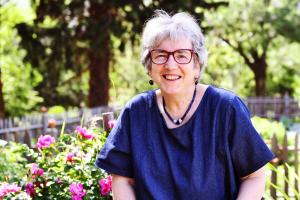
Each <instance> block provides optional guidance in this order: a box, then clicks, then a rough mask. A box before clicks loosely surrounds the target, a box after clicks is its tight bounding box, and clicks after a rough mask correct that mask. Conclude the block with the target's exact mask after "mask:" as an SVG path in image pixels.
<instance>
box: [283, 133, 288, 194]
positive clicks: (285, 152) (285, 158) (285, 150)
mask: <svg viewBox="0 0 300 200" xmlns="http://www.w3.org/2000/svg"><path fill="white" fill-rule="evenodd" d="M282 159H283V163H284V176H285V177H286V178H288V177H289V169H288V167H287V166H286V163H288V140H287V133H286V132H285V134H284V138H283V147H282ZM284 192H285V193H286V194H287V195H289V183H288V182H287V181H284Z"/></svg>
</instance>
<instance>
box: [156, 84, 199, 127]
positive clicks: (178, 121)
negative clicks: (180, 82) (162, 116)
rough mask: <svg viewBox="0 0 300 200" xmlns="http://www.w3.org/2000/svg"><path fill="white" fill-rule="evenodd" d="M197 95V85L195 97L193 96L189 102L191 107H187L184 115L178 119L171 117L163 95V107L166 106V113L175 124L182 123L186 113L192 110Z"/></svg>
mask: <svg viewBox="0 0 300 200" xmlns="http://www.w3.org/2000/svg"><path fill="white" fill-rule="evenodd" d="M195 96H196V87H195V90H194V94H193V97H192V100H191V102H190V104H189V107H188V108H187V110H186V111H185V112H184V114H183V115H182V117H180V118H178V119H173V118H172V117H171V115H170V114H169V113H168V111H167V109H166V102H165V99H164V97H162V102H163V108H164V112H165V113H166V115H167V116H168V118H169V119H170V120H171V121H172V122H173V124H175V125H180V124H181V123H182V122H183V120H184V118H185V117H186V115H187V114H188V112H189V111H190V109H191V107H192V105H193V103H194V101H195Z"/></svg>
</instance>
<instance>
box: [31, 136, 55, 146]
mask: <svg viewBox="0 0 300 200" xmlns="http://www.w3.org/2000/svg"><path fill="white" fill-rule="evenodd" d="M54 142H55V138H54V137H52V136H51V135H40V137H39V139H38V142H37V144H36V145H37V147H38V148H39V149H43V148H46V147H49V146H50V144H52V143H54Z"/></svg>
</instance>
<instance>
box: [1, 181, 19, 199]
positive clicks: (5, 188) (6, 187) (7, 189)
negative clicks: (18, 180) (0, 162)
mask: <svg viewBox="0 0 300 200" xmlns="http://www.w3.org/2000/svg"><path fill="white" fill-rule="evenodd" d="M20 191H21V187H19V186H17V185H15V184H8V183H5V184H3V185H2V186H1V187H0V199H2V197H4V196H6V195H7V194H9V193H12V192H13V193H15V192H20Z"/></svg>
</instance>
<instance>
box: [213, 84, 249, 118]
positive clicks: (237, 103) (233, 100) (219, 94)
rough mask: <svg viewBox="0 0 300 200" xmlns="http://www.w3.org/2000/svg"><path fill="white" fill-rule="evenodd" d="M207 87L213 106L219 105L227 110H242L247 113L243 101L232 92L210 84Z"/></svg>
mask: <svg viewBox="0 0 300 200" xmlns="http://www.w3.org/2000/svg"><path fill="white" fill-rule="evenodd" d="M208 89H209V91H208V92H209V93H210V96H211V98H210V99H211V102H212V103H213V104H214V106H220V107H221V108H223V109H226V110H227V111H229V112H230V111H233V112H236V111H238V112H239V111H243V112H245V113H247V114H249V111H248V109H247V107H246V105H245V103H244V101H243V100H242V99H241V98H240V97H239V96H238V95H237V94H235V93H234V92H232V91H230V90H227V89H223V88H218V87H215V86H210V87H209V88H208Z"/></svg>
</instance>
